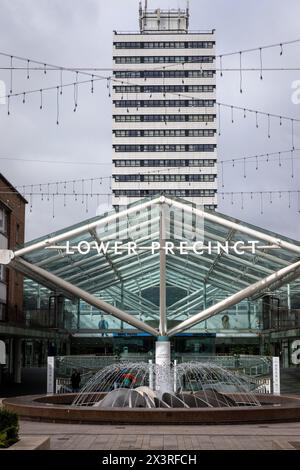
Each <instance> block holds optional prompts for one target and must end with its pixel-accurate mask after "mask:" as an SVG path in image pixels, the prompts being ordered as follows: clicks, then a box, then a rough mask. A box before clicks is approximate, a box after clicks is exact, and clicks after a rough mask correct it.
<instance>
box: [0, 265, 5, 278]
mask: <svg viewBox="0 0 300 470" xmlns="http://www.w3.org/2000/svg"><path fill="white" fill-rule="evenodd" d="M5 281H6V268H5V266H4V265H3V264H0V282H5Z"/></svg>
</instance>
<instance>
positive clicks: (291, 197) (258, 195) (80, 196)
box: [0, 189, 300, 218]
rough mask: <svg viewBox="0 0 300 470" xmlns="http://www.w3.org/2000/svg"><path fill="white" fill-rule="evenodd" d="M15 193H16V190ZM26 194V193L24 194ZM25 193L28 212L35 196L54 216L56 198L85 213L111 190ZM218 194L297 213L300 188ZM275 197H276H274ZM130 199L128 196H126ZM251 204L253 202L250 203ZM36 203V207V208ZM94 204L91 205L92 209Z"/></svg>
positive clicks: (236, 201) (230, 199)
mask: <svg viewBox="0 0 300 470" xmlns="http://www.w3.org/2000/svg"><path fill="white" fill-rule="evenodd" d="M0 194H2V195H7V197H8V200H7V202H8V203H9V204H13V205H18V203H16V202H15V201H12V199H11V196H12V194H13V192H12V191H3V190H1V191H0ZM16 194H18V193H17V192H16ZM25 195H26V194H25ZM27 195H28V196H29V212H30V213H32V212H33V205H34V198H36V201H35V202H38V200H39V201H40V202H48V203H51V204H52V217H53V218H55V209H56V206H55V202H56V201H57V200H58V199H63V207H67V204H68V203H70V202H71V201H73V202H79V203H80V205H82V207H84V210H85V212H86V213H88V212H89V210H90V202H91V201H95V198H96V204H97V206H99V204H100V202H101V203H102V202H103V201H104V200H105V201H106V202H107V206H108V207H110V204H111V198H112V192H111V191H110V192H97V191H95V190H93V192H92V193H91V192H90V191H89V192H84V193H83V192H81V191H78V192H76V193H73V192H72V191H70V192H67V191H63V192H60V191H54V192H53V191H49V192H39V191H36V192H28V193H27ZM218 195H219V196H220V197H221V199H222V201H224V200H226V201H228V202H229V203H230V204H231V205H232V206H233V205H234V206H237V207H238V208H239V209H241V210H243V209H245V207H246V204H247V202H249V201H253V200H256V201H257V202H258V208H259V212H260V214H261V215H262V214H264V210H265V206H266V204H269V205H272V204H273V203H276V201H280V200H284V199H285V203H286V206H287V207H288V208H289V209H291V208H295V207H296V210H297V212H298V213H300V190H299V189H295V190H278V189H277V190H265V191H256V190H254V191H220V192H218ZM276 198H277V199H276ZM128 201H130V198H128ZM202 202H203V204H205V197H203V198H202ZM97 206H96V207H97ZM251 206H253V204H252V203H251ZM38 207H39V206H38V204H37V208H38ZM60 207H61V205H60ZM94 208H95V205H93V209H94Z"/></svg>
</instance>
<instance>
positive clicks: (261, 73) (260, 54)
mask: <svg viewBox="0 0 300 470" xmlns="http://www.w3.org/2000/svg"><path fill="white" fill-rule="evenodd" d="M259 59H260V79H261V80H262V79H263V72H262V71H263V59H262V48H261V47H260V48H259Z"/></svg>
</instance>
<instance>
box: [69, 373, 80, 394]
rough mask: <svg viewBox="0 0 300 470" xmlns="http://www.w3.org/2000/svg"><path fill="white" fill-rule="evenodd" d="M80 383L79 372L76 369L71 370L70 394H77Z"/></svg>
mask: <svg viewBox="0 0 300 470" xmlns="http://www.w3.org/2000/svg"><path fill="white" fill-rule="evenodd" d="M80 382H81V376H80V372H79V371H78V370H77V369H73V372H72V375H71V385H72V392H73V393H78V392H79V389H80Z"/></svg>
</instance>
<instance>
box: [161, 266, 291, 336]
mask: <svg viewBox="0 0 300 470" xmlns="http://www.w3.org/2000/svg"><path fill="white" fill-rule="evenodd" d="M298 271H299V273H300V261H297V262H296V263H293V264H291V265H290V266H287V267H286V268H282V269H280V270H279V271H276V272H275V273H273V274H270V275H269V276H267V277H265V278H264V279H262V280H261V281H258V282H255V283H254V284H252V285H251V286H249V287H246V288H245V289H243V290H241V291H239V292H237V293H236V294H233V295H231V296H230V297H228V298H227V299H225V300H221V302H218V303H217V304H215V305H213V306H212V307H209V308H207V309H205V310H203V311H202V312H199V313H197V314H196V315H194V316H193V317H191V318H189V319H187V320H185V321H183V322H182V323H180V324H179V325H177V326H175V327H174V328H171V330H169V331H168V332H167V335H168V336H173V335H176V334H177V333H180V332H182V331H185V330H187V329H188V328H191V327H192V326H194V325H196V324H197V323H200V322H202V321H203V320H206V319H208V318H210V317H212V316H214V315H216V314H217V313H220V312H222V311H223V310H226V309H228V308H230V307H232V306H233V305H236V304H238V303H239V302H241V301H242V300H244V299H246V298H248V297H251V296H253V295H255V294H257V293H258V292H261V291H263V290H264V289H266V288H267V287H270V286H271V285H272V284H274V283H277V282H278V281H280V280H283V279H284V278H285V277H286V276H289V275H290V274H291V273H294V274H296V273H297V272H298Z"/></svg>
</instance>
